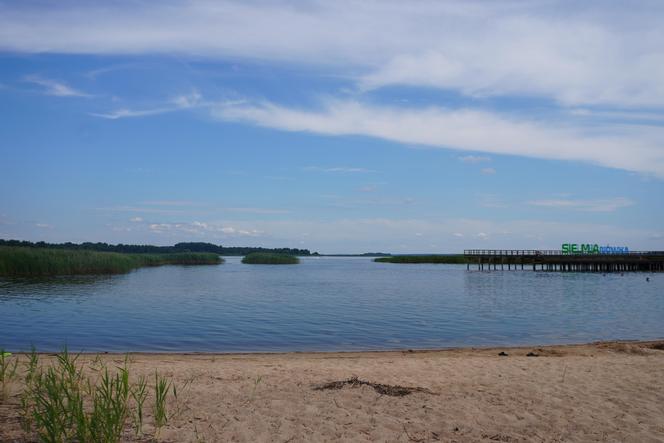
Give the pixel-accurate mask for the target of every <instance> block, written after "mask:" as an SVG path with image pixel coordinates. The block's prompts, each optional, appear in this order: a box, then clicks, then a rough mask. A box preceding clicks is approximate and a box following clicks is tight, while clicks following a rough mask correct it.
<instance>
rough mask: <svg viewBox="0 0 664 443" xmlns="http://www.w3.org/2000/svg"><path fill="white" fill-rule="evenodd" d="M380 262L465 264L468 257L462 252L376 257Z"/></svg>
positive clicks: (376, 260)
mask: <svg viewBox="0 0 664 443" xmlns="http://www.w3.org/2000/svg"><path fill="white" fill-rule="evenodd" d="M374 261H375V262H378V263H412V264H417V263H433V264H465V263H467V261H466V258H465V257H464V256H463V255H462V254H449V255H394V256H390V257H379V258H376V259H374Z"/></svg>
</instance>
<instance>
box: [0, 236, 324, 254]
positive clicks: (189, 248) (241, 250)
mask: <svg viewBox="0 0 664 443" xmlns="http://www.w3.org/2000/svg"><path fill="white" fill-rule="evenodd" d="M0 246H22V247H28V248H51V249H71V250H88V251H101V252H123V253H131V254H143V253H145V254H167V253H173V252H213V253H215V254H219V255H247V254H250V253H252V252H271V253H274V254H288V255H300V256H307V255H318V254H317V253H316V252H314V253H313V254H312V253H311V252H310V251H309V250H308V249H297V248H255V247H241V246H230V247H226V246H221V245H215V244H212V243H204V242H188V243H177V244H175V245H173V246H154V245H124V244H122V243H120V244H117V245H109V244H108V243H101V242H98V243H91V242H85V243H71V242H67V243H46V242H43V241H39V242H30V241H25V240H2V239H0Z"/></svg>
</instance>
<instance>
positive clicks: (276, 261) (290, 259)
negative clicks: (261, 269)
mask: <svg viewBox="0 0 664 443" xmlns="http://www.w3.org/2000/svg"><path fill="white" fill-rule="evenodd" d="M299 262H300V259H299V258H297V257H295V256H293V255H286V254H273V253H269V252H252V253H251V254H247V255H245V256H244V258H242V263H245V264H248V265H296V264H298V263H299Z"/></svg>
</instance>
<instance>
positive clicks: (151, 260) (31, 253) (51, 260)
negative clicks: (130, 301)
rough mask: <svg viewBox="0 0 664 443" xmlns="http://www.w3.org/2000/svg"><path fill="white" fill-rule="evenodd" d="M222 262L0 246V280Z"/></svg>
mask: <svg viewBox="0 0 664 443" xmlns="http://www.w3.org/2000/svg"><path fill="white" fill-rule="evenodd" d="M222 262H223V259H222V258H221V257H219V255H217V254H213V253H203V252H178V253H169V254H124V253H117V252H97V251H87V250H67V249H48V248H26V247H12V246H0V276H11V277H38V276H52V275H76V274H123V273H126V272H129V271H131V270H133V269H136V268H140V267H143V266H160V265H203V264H210V265H212V264H220V263H222Z"/></svg>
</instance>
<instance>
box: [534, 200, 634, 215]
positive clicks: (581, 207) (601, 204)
mask: <svg viewBox="0 0 664 443" xmlns="http://www.w3.org/2000/svg"><path fill="white" fill-rule="evenodd" d="M528 204H529V205H532V206H541V207H545V208H560V209H566V210H568V209H573V210H577V211H588V212H614V211H616V210H618V209H621V208H626V207H629V206H632V205H634V202H633V201H632V200H630V199H628V198H625V197H615V198H608V199H597V200H574V199H551V200H533V201H529V202H528Z"/></svg>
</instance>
